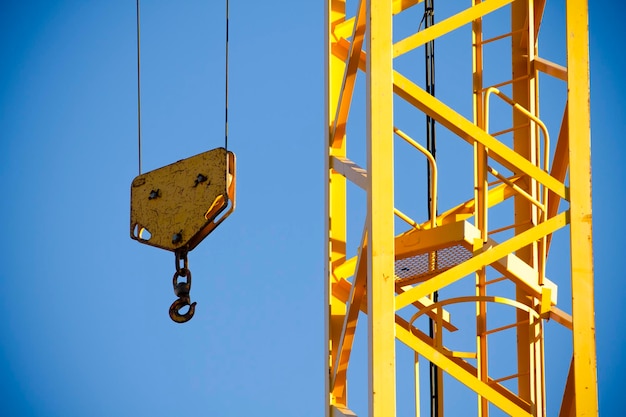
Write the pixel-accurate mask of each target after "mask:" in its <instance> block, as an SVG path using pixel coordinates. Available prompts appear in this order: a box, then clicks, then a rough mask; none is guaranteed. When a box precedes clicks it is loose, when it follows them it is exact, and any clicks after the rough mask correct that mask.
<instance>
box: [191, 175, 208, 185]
mask: <svg viewBox="0 0 626 417" xmlns="http://www.w3.org/2000/svg"><path fill="white" fill-rule="evenodd" d="M206 180H208V178H207V177H205V176H204V175H202V174H198V176H197V177H196V185H194V187H197V186H198V184H200V183H201V182H205V181H206Z"/></svg>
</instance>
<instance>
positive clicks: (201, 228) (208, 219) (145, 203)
mask: <svg viewBox="0 0 626 417" xmlns="http://www.w3.org/2000/svg"><path fill="white" fill-rule="evenodd" d="M234 209H235V154H233V153H232V152H228V151H227V150H226V149H224V148H217V149H213V150H210V151H207V152H204V153H201V154H198V155H195V156H192V157H190V158H187V159H182V160H180V161H178V162H175V163H173V164H170V165H167V166H165V167H162V168H159V169H156V170H154V171H150V172H147V173H145V174H141V175H139V176H137V177H136V178H135V179H134V180H133V182H132V185H131V187H130V236H131V238H133V239H135V240H137V241H139V242H141V243H145V244H147V245H151V246H156V247H158V248H162V249H166V250H169V251H176V250H177V249H179V248H186V249H187V251H190V250H192V249H193V248H195V247H196V246H197V245H198V244H199V243H200V242H201V241H202V240H203V239H204V238H205V237H206V236H207V235H208V234H209V233H211V232H212V231H213V229H215V228H216V227H217V226H218V225H219V224H220V223H221V222H222V221H224V220H225V219H226V217H228V216H229V215H230V214H231V213H232V212H233V210H234Z"/></svg>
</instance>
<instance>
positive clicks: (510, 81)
mask: <svg viewBox="0 0 626 417" xmlns="http://www.w3.org/2000/svg"><path fill="white" fill-rule="evenodd" d="M529 77H530V74H529V75H522V76H519V77H516V78H513V79H512V80H508V81H502V82H501V83H498V84H494V85H490V86H488V87H483V88H481V89H480V90H477V91H475V92H482V91H486V90H487V89H489V88H498V87H502V86H504V85H509V84H513V83H515V82H517V81H521V80H525V79H526V78H529Z"/></svg>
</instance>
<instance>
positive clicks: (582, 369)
mask: <svg viewBox="0 0 626 417" xmlns="http://www.w3.org/2000/svg"><path fill="white" fill-rule="evenodd" d="M566 16H567V28H566V31H567V86H568V90H567V99H568V111H569V114H568V128H569V161H570V169H569V176H570V248H571V267H572V319H573V329H572V337H573V344H574V361H573V366H574V379H575V381H574V392H575V395H576V399H575V408H576V416H579V417H582V416H597V415H598V387H597V375H596V344H595V318H594V311H595V310H594V290H593V247H592V238H591V137H590V135H591V133H590V129H591V128H590V121H589V112H590V110H589V39H588V24H589V23H588V4H587V0H568V1H567V10H566Z"/></svg>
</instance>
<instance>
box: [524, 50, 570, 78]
mask: <svg viewBox="0 0 626 417" xmlns="http://www.w3.org/2000/svg"><path fill="white" fill-rule="evenodd" d="M532 63H533V65H534V66H535V70H537V71H541V72H543V73H544V74H548V75H550V76H552V77H554V78H558V79H559V80H562V81H567V68H565V67H564V66H561V65H559V64H555V63H554V62H551V61H548V60H547V59H543V58H541V57H538V56H537V57H535V59H534V60H533V61H532Z"/></svg>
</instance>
